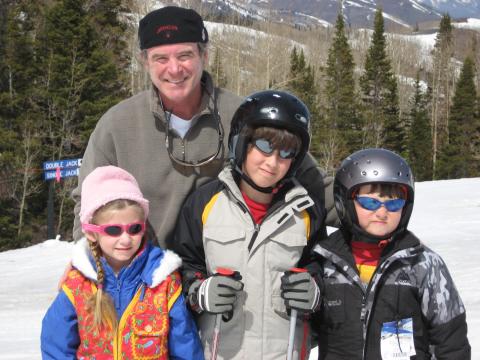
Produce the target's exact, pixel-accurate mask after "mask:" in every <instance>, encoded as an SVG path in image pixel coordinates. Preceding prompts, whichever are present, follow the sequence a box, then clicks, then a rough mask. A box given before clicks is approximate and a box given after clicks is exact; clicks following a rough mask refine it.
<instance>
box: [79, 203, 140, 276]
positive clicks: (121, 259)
mask: <svg viewBox="0 0 480 360" xmlns="http://www.w3.org/2000/svg"><path fill="white" fill-rule="evenodd" d="M144 221H145V220H144V218H143V215H142V211H141V210H140V209H139V208H138V207H136V206H127V207H125V208H123V209H109V210H107V211H104V212H101V213H100V214H98V216H96V223H97V224H96V225H108V224H123V225H128V224H134V223H143V222H144ZM143 235H144V231H141V232H140V233H138V234H136V235H130V234H128V233H127V232H126V231H123V233H122V234H121V235H120V236H117V237H115V236H109V235H106V234H101V233H92V232H89V231H88V232H86V233H85V236H86V237H87V239H88V240H90V241H93V242H97V241H98V244H99V245H100V248H101V249H102V253H103V256H104V257H105V259H106V260H107V262H108V263H109V264H110V266H111V267H112V269H113V271H115V273H118V272H119V271H120V270H121V269H122V268H123V267H126V266H128V265H129V264H130V262H131V261H132V259H133V257H134V256H135V255H136V253H137V251H138V249H139V248H140V246H141V244H142V238H143Z"/></svg>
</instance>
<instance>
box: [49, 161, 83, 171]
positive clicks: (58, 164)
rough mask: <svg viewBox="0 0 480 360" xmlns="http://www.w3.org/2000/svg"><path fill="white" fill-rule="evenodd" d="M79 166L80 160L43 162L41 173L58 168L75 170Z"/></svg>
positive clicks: (80, 164)
mask: <svg viewBox="0 0 480 360" xmlns="http://www.w3.org/2000/svg"><path fill="white" fill-rule="evenodd" d="M80 166H82V158H79V159H63V160H55V161H45V162H44V163H43V171H49V170H57V168H60V170H62V169H65V168H77V167H80Z"/></svg>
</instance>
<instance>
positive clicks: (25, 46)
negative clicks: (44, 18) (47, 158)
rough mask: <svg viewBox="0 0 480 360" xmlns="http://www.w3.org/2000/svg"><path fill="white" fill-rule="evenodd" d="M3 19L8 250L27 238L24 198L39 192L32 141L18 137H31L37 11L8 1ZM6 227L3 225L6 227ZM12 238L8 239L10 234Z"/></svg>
mask: <svg viewBox="0 0 480 360" xmlns="http://www.w3.org/2000/svg"><path fill="white" fill-rule="evenodd" d="M6 10H7V11H6V14H4V16H5V19H6V22H5V24H4V25H3V26H2V29H3V31H2V39H1V40H0V42H1V44H2V45H1V50H0V52H1V53H2V56H0V58H1V60H0V68H2V69H3V70H4V71H2V74H3V76H2V79H1V80H0V139H1V141H0V143H1V145H0V153H1V156H0V176H5V175H7V176H8V178H5V177H2V178H0V182H1V183H2V184H3V190H4V192H3V194H2V195H3V199H2V200H1V203H0V207H1V208H2V215H1V219H2V220H0V221H2V222H3V223H4V224H5V227H4V230H5V231H4V232H2V234H0V248H8V247H9V246H11V245H14V246H15V247H21V246H23V245H24V243H25V242H26V241H28V240H29V239H28V238H29V236H26V235H25V234H24V233H25V232H27V233H28V232H29V233H30V235H31V233H32V231H31V229H27V230H26V231H25V230H24V225H25V222H26V220H27V219H29V218H30V217H31V215H32V214H31V211H30V210H31V209H29V206H28V202H27V198H29V197H30V196H32V195H35V194H38V193H39V191H40V190H39V188H40V186H39V184H40V183H41V180H40V179H39V176H38V175H39V174H38V173H36V172H35V171H34V170H35V168H36V167H38V165H37V162H38V161H39V160H40V159H39V153H40V150H39V149H40V144H39V142H38V140H37V139H33V138H31V137H30V138H29V139H32V140H33V141H29V140H27V139H26V138H25V137H24V134H25V133H26V132H27V131H28V132H29V134H33V133H36V129H37V125H38V124H37V122H36V121H35V120H36V118H37V117H36V115H37V114H36V112H35V108H34V106H32V101H31V98H32V94H33V92H32V88H33V87H34V86H35V74H36V73H37V70H38V68H37V64H36V62H35V61H32V60H33V59H35V52H34V33H35V29H34V24H35V21H34V17H35V15H36V14H37V12H38V8H37V7H36V4H31V3H30V2H28V1H22V0H18V1H11V2H9V3H8V7H7V8H6ZM7 224H8V225H7ZM13 233H14V234H13Z"/></svg>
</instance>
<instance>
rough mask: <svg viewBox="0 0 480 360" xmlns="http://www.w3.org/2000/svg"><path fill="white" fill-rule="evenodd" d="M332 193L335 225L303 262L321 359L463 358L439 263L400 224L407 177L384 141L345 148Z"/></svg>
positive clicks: (456, 301) (461, 325)
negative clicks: (317, 299) (311, 288)
mask: <svg viewBox="0 0 480 360" xmlns="http://www.w3.org/2000/svg"><path fill="white" fill-rule="evenodd" d="M334 197H335V206H336V209H337V212H338V214H339V216H340V220H341V224H342V225H341V227H340V229H339V230H338V231H336V232H334V233H333V234H331V235H330V236H329V237H328V238H327V239H325V240H322V241H320V242H319V243H318V244H317V245H316V246H315V247H314V249H313V254H312V258H311V260H310V264H309V265H308V268H309V270H310V271H311V272H312V273H315V274H316V275H317V274H318V278H320V279H322V284H321V286H320V287H321V293H322V305H321V308H320V310H319V311H318V312H317V313H316V314H315V319H314V328H315V329H316V331H317V332H318V345H319V359H329V360H330V359H332V360H333V359H349V360H356V359H359V360H360V359H368V360H370V359H371V360H374V359H375V360H377V359H383V360H393V359H395V360H398V359H415V360H423V359H432V358H436V359H462V360H463V359H470V357H471V350H470V345H469V342H468V339H467V324H466V318H465V308H464V306H463V303H462V301H461V299H460V296H459V294H458V292H457V289H456V288H455V285H454V283H453V280H452V278H451V276H450V274H449V272H448V269H447V266H446V265H445V263H444V262H443V260H442V259H441V258H440V256H439V255H437V254H436V253H435V252H433V251H432V250H430V249H429V248H427V247H426V246H425V245H423V244H422V243H421V242H420V240H419V239H417V238H416V237H415V235H413V234H412V233H411V232H409V231H408V230H407V226H408V222H409V219H410V215H411V213H412V209H413V203H414V178H413V174H412V171H411V169H410V167H409V165H408V164H407V163H406V162H405V160H404V159H403V158H401V157H400V156H398V155H397V154H395V153H393V152H391V151H389V150H385V149H366V150H361V151H357V152H355V153H353V154H352V155H350V156H349V157H347V158H346V159H345V160H344V161H343V162H342V164H341V166H340V168H339V169H338V171H337V174H336V176H335V182H334ZM316 278H317V277H316Z"/></svg>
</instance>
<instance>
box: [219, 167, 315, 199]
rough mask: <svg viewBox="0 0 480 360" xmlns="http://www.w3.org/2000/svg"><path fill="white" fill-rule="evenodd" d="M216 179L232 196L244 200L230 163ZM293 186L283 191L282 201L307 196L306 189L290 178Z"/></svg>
mask: <svg viewBox="0 0 480 360" xmlns="http://www.w3.org/2000/svg"><path fill="white" fill-rule="evenodd" d="M218 179H219V180H220V181H221V182H223V183H224V184H225V186H226V187H227V188H228V190H229V191H230V192H231V193H232V194H233V196H234V197H235V198H236V199H237V200H239V201H241V202H243V203H244V202H245V201H244V199H243V196H242V193H241V191H240V188H239V186H238V184H237V182H236V181H235V178H234V176H233V169H232V166H231V165H227V166H225V167H224V168H223V170H222V171H221V172H220V174H218ZM292 182H293V187H291V188H290V189H288V191H287V192H286V193H285V197H284V201H285V202H289V201H290V200H292V199H294V198H296V197H298V196H308V192H307V190H306V189H305V188H304V187H303V186H301V185H300V183H299V182H298V181H297V180H296V179H292Z"/></svg>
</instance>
